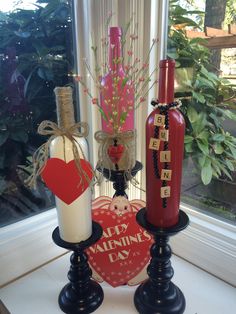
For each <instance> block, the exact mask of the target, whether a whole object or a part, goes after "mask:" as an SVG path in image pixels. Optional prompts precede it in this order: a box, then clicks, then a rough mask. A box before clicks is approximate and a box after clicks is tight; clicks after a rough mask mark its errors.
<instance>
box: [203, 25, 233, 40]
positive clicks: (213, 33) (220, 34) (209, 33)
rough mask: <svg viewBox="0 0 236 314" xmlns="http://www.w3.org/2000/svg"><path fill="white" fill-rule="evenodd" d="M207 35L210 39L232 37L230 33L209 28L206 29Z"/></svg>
mask: <svg viewBox="0 0 236 314" xmlns="http://www.w3.org/2000/svg"><path fill="white" fill-rule="evenodd" d="M205 34H206V36H208V37H223V36H232V35H231V34H229V33H228V31H225V30H223V29H218V28H213V27H208V26H207V27H206V28H205Z"/></svg>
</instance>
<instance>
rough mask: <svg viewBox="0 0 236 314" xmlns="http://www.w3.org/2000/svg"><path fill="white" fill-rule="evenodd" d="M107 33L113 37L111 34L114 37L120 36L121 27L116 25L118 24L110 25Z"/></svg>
mask: <svg viewBox="0 0 236 314" xmlns="http://www.w3.org/2000/svg"><path fill="white" fill-rule="evenodd" d="M108 35H109V36H111V37H113V36H114V37H117V36H119V37H121V36H122V28H121V27H118V26H113V27H110V28H109V32H108Z"/></svg>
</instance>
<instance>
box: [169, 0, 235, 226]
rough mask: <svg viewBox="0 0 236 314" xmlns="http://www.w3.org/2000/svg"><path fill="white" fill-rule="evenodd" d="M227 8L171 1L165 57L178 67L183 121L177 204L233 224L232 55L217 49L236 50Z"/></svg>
mask: <svg viewBox="0 0 236 314" xmlns="http://www.w3.org/2000/svg"><path fill="white" fill-rule="evenodd" d="M213 3H214V5H213ZM181 4H182V7H181V6H180V5H181ZM231 5H232V1H224V2H222V1H213V2H212V1H211V0H207V1H202V2H201V3H200V4H199V3H198V2H196V1H192V5H189V3H188V2H187V1H172V2H170V14H171V15H172V18H171V19H170V20H171V30H170V52H171V54H173V55H174V57H175V58H176V60H177V62H178V68H177V71H176V72H177V89H176V91H177V94H178V96H179V97H180V98H181V99H182V102H183V107H182V108H183V109H182V110H183V112H184V115H185V118H186V137H185V160H184V173H183V186H182V201H183V202H184V203H186V204H191V205H193V206H194V207H197V208H199V209H201V210H203V211H204V212H206V213H208V214H211V215H213V216H214V217H218V218H219V219H221V220H225V221H228V222H231V223H235V222H236V207H235V201H236V199H235V187H236V137H235V136H236V131H235V127H234V125H235V121H236V115H235V108H236V107H235V92H236V89H235V83H236V80H235V76H234V74H233V72H232V71H233V67H234V63H235V57H236V54H235V49H232V48H231V49H222V48H227V47H236V41H231V42H230V43H229V41H228V38H229V37H230V36H232V35H230V29H229V31H228V25H227V24H231V28H232V26H233V20H234V19H235V12H234V11H233V10H232V8H231ZM194 10H195V12H194ZM196 10H197V11H196ZM200 10H201V11H202V13H201V11H200ZM204 17H205V18H204ZM204 27H205V28H204ZM204 29H205V30H204ZM213 48H214V49H213ZM231 73H232V74H231Z"/></svg>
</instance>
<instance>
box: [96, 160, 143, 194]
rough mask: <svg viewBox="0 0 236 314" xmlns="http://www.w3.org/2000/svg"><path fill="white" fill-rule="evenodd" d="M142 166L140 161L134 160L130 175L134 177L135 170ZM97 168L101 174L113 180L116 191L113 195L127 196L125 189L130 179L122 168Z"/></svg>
mask: <svg viewBox="0 0 236 314" xmlns="http://www.w3.org/2000/svg"><path fill="white" fill-rule="evenodd" d="M142 168H143V165H142V164H141V162H139V161H136V163H135V166H134V167H133V168H132V170H131V172H130V175H131V177H135V176H136V174H137V172H138V171H140V170H141V169H142ZM97 170H98V171H99V172H101V173H102V174H103V176H104V177H105V178H106V179H107V180H109V181H111V182H113V188H114V190H115V191H116V192H115V194H114V195H113V197H116V196H125V197H126V198H128V195H127V194H126V192H125V190H126V189H127V187H128V184H127V182H128V181H129V180H130V179H131V177H129V176H128V174H127V173H125V171H123V170H110V169H107V168H101V167H98V168H97Z"/></svg>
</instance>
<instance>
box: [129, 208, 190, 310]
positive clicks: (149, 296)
mask: <svg viewBox="0 0 236 314" xmlns="http://www.w3.org/2000/svg"><path fill="white" fill-rule="evenodd" d="M136 219H137V222H138V224H139V225H140V226H141V227H143V228H144V229H145V230H147V232H148V233H150V234H152V235H153V237H154V244H153V245H152V247H151V249H150V254H151V261H150V264H149V265H148V267H147V273H148V276H149V279H147V280H146V281H145V282H143V283H142V284H141V285H140V286H139V287H138V288H137V290H136V292H135V295H134V304H135V307H136V309H137V310H138V312H139V313H140V314H182V313H183V312H184V310H185V304H186V303H185V298H184V295H183V293H182V291H181V290H180V289H179V288H178V287H177V286H176V285H174V284H173V282H171V278H172V277H173V275H174V270H173V267H172V266H171V262H170V258H171V254H172V252H171V247H170V245H169V244H168V241H169V237H170V236H173V235H175V234H177V233H178V232H180V231H182V230H184V229H185V228H186V227H187V226H188V224H189V218H188V216H187V215H186V214H185V213H184V212H183V211H181V210H180V213H179V221H178V223H177V224H176V225H174V226H173V227H169V228H158V227H156V226H154V225H152V224H150V223H149V222H148V221H147V219H146V208H142V209H141V210H140V211H139V212H138V213H137V216H136Z"/></svg>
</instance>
